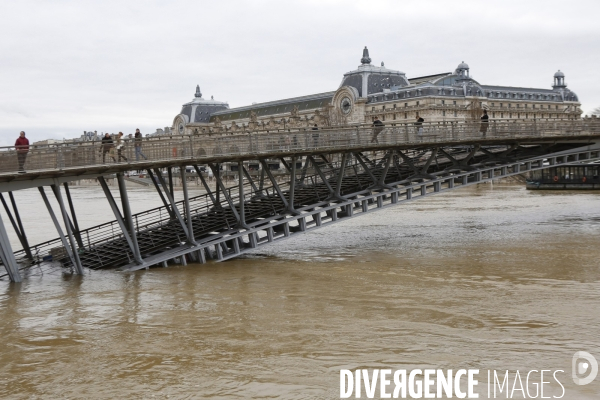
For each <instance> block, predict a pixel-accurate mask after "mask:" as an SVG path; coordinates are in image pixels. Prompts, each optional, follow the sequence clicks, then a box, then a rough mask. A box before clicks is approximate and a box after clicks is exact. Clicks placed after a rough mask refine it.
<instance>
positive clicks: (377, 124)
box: [371, 117, 384, 143]
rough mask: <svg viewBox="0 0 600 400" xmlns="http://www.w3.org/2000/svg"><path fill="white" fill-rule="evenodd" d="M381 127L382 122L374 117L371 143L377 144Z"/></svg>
mask: <svg viewBox="0 0 600 400" xmlns="http://www.w3.org/2000/svg"><path fill="white" fill-rule="evenodd" d="M383 126H384V125H383V122H381V120H380V119H379V117H375V119H373V136H372V137H371V143H379V140H377V136H379V134H380V133H381V131H382V130H383Z"/></svg>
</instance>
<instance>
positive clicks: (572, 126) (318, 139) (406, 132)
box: [0, 120, 600, 174]
mask: <svg viewBox="0 0 600 400" xmlns="http://www.w3.org/2000/svg"><path fill="white" fill-rule="evenodd" d="M582 134H590V135H597V134H600V121H597V120H554V121H552V120H549V121H544V122H538V121H535V120H530V121H514V122H513V121H511V122H508V121H491V122H490V123H488V124H481V123H480V122H477V121H475V122H468V121H467V122H446V123H444V122H433V123H423V124H422V125H421V126H417V125H415V124H414V123H410V124H408V123H388V124H386V125H385V126H383V127H380V128H375V127H372V126H370V125H356V126H347V127H338V128H324V129H319V130H291V129H286V130H278V131H269V130H267V131H257V132H237V133H235V134H217V135H215V134H213V135H207V134H197V135H174V136H162V137H152V138H145V139H144V140H143V141H142V142H141V152H142V153H143V155H144V157H146V158H147V160H148V161H178V160H181V161H185V160H194V161H195V162H199V163H202V160H203V159H208V158H211V157H228V156H237V155H244V156H246V155H261V154H272V153H285V152H288V151H305V150H316V149H318V150H327V149H332V150H334V149H343V148H362V147H368V146H371V145H378V144H379V145H380V144H388V145H389V144H392V145H393V144H398V145H402V144H414V143H432V144H434V143H438V142H448V141H458V142H460V141H472V140H474V139H479V138H482V137H485V138H487V139H496V138H500V139H506V138H526V137H547V136H568V135H582ZM124 142H125V145H124V146H123V148H122V149H121V151H120V153H121V155H120V156H119V152H118V151H117V149H115V148H114V147H111V148H108V147H106V146H103V145H102V144H101V142H99V141H92V142H90V141H83V142H69V143H54V144H45V145H30V146H29V149H28V152H27V156H26V161H25V165H24V169H25V170H26V171H27V172H36V171H45V170H46V171H47V170H67V169H71V168H81V167H89V166H101V165H103V164H124V165H127V164H132V165H133V164H136V163H137V162H144V161H146V160H145V159H144V157H141V156H140V157H139V160H136V151H135V144H134V142H132V141H130V140H125V141H124ZM18 150H19V149H15V147H14V146H8V147H1V148H0V174H15V173H18V172H19V164H18V160H19V157H17V151H18ZM20 150H21V151H22V150H23V149H20ZM21 158H22V157H21ZM132 169H134V167H132Z"/></svg>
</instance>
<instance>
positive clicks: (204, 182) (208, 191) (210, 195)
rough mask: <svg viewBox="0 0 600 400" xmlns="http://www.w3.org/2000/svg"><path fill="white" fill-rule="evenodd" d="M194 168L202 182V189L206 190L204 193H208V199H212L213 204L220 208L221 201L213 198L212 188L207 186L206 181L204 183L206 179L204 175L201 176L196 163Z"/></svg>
mask: <svg viewBox="0 0 600 400" xmlns="http://www.w3.org/2000/svg"><path fill="white" fill-rule="evenodd" d="M194 169H195V170H196V173H197V174H198V176H199V177H200V182H202V186H204V190H206V194H208V197H210V200H211V201H212V203H213V205H214V206H215V207H217V208H221V203H218V202H217V200H216V199H215V196H214V195H213V192H212V190H210V188H209V187H208V183H206V180H205V179H204V177H203V176H202V173H201V172H200V168H198V166H197V165H194Z"/></svg>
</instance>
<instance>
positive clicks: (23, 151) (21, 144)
mask: <svg viewBox="0 0 600 400" xmlns="http://www.w3.org/2000/svg"><path fill="white" fill-rule="evenodd" d="M15 149H16V150H17V161H18V162H19V173H20V174H24V173H25V169H24V168H23V166H24V165H25V160H26V159H27V153H29V140H27V138H26V137H25V132H24V131H21V133H20V134H19V137H18V138H17V141H16V142H15Z"/></svg>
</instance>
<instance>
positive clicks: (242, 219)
mask: <svg viewBox="0 0 600 400" xmlns="http://www.w3.org/2000/svg"><path fill="white" fill-rule="evenodd" d="M243 169H244V163H243V162H242V161H238V198H239V200H240V202H239V204H240V225H241V226H243V227H245V226H246V210H245V207H244V171H243Z"/></svg>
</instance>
